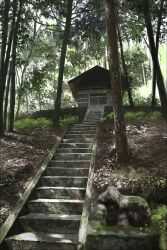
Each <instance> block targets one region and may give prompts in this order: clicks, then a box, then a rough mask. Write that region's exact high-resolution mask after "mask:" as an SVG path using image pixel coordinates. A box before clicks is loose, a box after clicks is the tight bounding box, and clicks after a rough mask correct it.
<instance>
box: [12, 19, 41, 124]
mask: <svg viewBox="0 0 167 250" xmlns="http://www.w3.org/2000/svg"><path fill="white" fill-rule="evenodd" d="M36 35H37V23H36V21H35V20H34V34H33V40H32V44H31V48H30V51H29V54H28V56H27V60H26V62H25V64H24V67H23V71H22V74H21V84H20V86H19V90H18V105H17V111H16V119H17V118H18V116H19V112H20V106H21V98H22V95H23V91H22V89H23V87H24V82H25V73H26V70H27V67H28V65H29V62H30V59H31V56H32V52H33V48H34V45H35V38H36Z"/></svg>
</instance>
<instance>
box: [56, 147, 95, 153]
mask: <svg viewBox="0 0 167 250" xmlns="http://www.w3.org/2000/svg"><path fill="white" fill-rule="evenodd" d="M57 152H59V153H91V152H92V149H91V148H58V150H57Z"/></svg>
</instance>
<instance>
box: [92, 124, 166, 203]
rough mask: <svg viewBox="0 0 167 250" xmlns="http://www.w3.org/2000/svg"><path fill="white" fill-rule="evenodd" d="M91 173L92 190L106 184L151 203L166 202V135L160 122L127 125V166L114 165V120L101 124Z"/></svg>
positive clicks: (102, 189)
mask: <svg viewBox="0 0 167 250" xmlns="http://www.w3.org/2000/svg"><path fill="white" fill-rule="evenodd" d="M99 130H100V133H99V137H98V147H97V156H96V171H95V174H94V187H95V193H96V195H98V194H99V193H101V192H102V191H104V190H105V189H106V188H107V186H108V184H111V185H114V186H116V187H117V188H118V189H119V190H120V191H121V192H122V193H123V194H128V195H130V194H133V195H141V196H143V197H144V198H146V199H147V200H148V201H150V202H157V203H161V202H162V203H165V204H167V135H166V134H165V128H164V123H163V121H160V122H148V121H147V122H146V121H143V122H142V121H135V122H132V123H128V124H127V137H128V142H129V148H130V154H131V159H130V162H129V165H128V166H124V167H120V166H118V165H117V164H116V161H115V160H116V156H115V150H113V148H114V145H113V123H112V122H109V121H105V122H103V123H101V124H100V127H99Z"/></svg>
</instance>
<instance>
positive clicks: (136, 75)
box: [125, 47, 151, 89]
mask: <svg viewBox="0 0 167 250" xmlns="http://www.w3.org/2000/svg"><path fill="white" fill-rule="evenodd" d="M125 61H126V65H127V68H128V73H129V77H130V79H131V84H132V87H133V89H134V88H136V87H140V86H141V85H143V84H144V77H145V78H146V82H147V80H148V79H149V78H150V77H151V67H150V64H149V59H148V57H147V54H146V51H144V50H142V49H141V48H139V47H137V48H136V47H135V48H132V50H126V51H125Z"/></svg>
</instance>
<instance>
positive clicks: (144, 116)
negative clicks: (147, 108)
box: [106, 111, 162, 122]
mask: <svg viewBox="0 0 167 250" xmlns="http://www.w3.org/2000/svg"><path fill="white" fill-rule="evenodd" d="M124 117H125V120H126V121H128V122H131V121H135V120H138V121H139V120H146V121H158V120H160V119H162V114H161V113H160V112H158V111H154V112H149V113H146V112H142V111H141V112H132V111H130V112H126V113H125V115H124ZM106 119H107V120H111V121H112V120H114V113H113V112H111V113H108V114H107V115H106Z"/></svg>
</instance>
